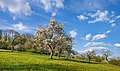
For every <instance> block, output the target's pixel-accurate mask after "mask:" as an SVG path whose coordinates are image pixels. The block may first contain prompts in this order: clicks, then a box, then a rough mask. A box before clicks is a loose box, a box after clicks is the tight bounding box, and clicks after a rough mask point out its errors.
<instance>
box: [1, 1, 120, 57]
mask: <svg viewBox="0 0 120 71" xmlns="http://www.w3.org/2000/svg"><path fill="white" fill-rule="evenodd" d="M51 18H55V19H56V20H57V22H60V23H63V24H64V30H65V32H66V33H67V34H68V35H70V36H71V37H73V38H74V47H73V49H74V50H76V51H78V52H79V53H84V52H85V51H86V50H90V49H94V50H104V49H108V50H110V51H111V52H112V53H113V54H112V55H113V56H120V0H0V29H14V30H16V31H18V32H19V33H21V34H22V33H31V34H34V32H35V29H36V28H39V25H44V24H48V23H49V20H50V19H51Z"/></svg>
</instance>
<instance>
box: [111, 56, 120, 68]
mask: <svg viewBox="0 0 120 71" xmlns="http://www.w3.org/2000/svg"><path fill="white" fill-rule="evenodd" d="M109 63H110V64H113V65H116V66H120V58H112V59H110V61H109Z"/></svg>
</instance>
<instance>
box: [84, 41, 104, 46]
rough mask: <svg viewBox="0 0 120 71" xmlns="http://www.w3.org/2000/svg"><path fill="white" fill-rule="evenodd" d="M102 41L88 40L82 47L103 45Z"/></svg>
mask: <svg viewBox="0 0 120 71" xmlns="http://www.w3.org/2000/svg"><path fill="white" fill-rule="evenodd" d="M103 44H104V42H88V43H86V44H85V45H84V47H96V46H101V45H103Z"/></svg>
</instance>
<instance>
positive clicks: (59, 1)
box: [55, 0, 64, 8]
mask: <svg viewBox="0 0 120 71" xmlns="http://www.w3.org/2000/svg"><path fill="white" fill-rule="evenodd" d="M55 2H56V7H57V8H64V4H63V0H55Z"/></svg>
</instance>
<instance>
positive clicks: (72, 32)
mask: <svg viewBox="0 0 120 71" xmlns="http://www.w3.org/2000/svg"><path fill="white" fill-rule="evenodd" d="M70 35H71V37H73V38H74V37H76V36H77V32H76V31H74V30H72V31H70Z"/></svg>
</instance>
